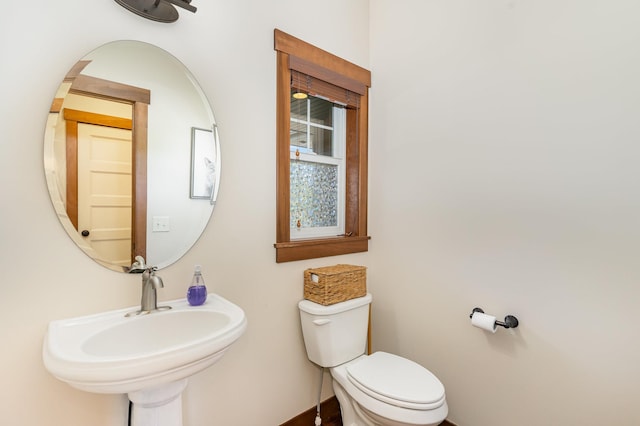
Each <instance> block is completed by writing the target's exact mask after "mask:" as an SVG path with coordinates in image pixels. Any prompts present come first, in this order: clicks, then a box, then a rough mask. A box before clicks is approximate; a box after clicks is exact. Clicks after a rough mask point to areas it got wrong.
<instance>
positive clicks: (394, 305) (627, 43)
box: [369, 0, 640, 426]
mask: <svg viewBox="0 0 640 426" xmlns="http://www.w3.org/2000/svg"><path fill="white" fill-rule="evenodd" d="M370 14H371V21H370V25H371V29H370V31H371V32H370V34H371V41H370V43H371V69H372V72H373V89H372V95H371V105H372V108H371V109H372V111H371V130H370V134H371V136H370V143H371V155H370V167H371V170H372V174H371V176H370V181H371V182H370V188H371V193H370V232H371V234H372V236H373V240H372V243H371V251H370V257H369V263H370V265H371V266H370V268H369V286H370V289H371V290H372V292H373V294H374V303H375V307H374V312H373V313H374V318H373V330H374V332H373V341H374V345H375V347H376V349H386V350H390V351H397V352H398V353H401V354H403V355H405V356H408V357H411V358H414V359H415V360H416V361H419V362H421V363H423V364H424V365H426V366H428V367H429V368H430V369H431V370H432V371H433V372H434V373H435V374H437V375H438V376H439V377H440V379H441V380H442V381H443V382H444V384H445V387H446V390H447V397H448V401H449V404H450V419H451V420H452V421H454V422H456V423H458V424H460V425H461V426H514V425H517V426H529V425H530V426H533V425H536V426H537V425H600V424H617V425H637V424H640V413H639V412H638V409H637V406H638V401H640V389H639V388H638V382H639V379H640V367H639V363H638V360H639V359H640V341H639V339H638V337H640V320H639V319H638V303H639V301H640V285H639V282H640V268H639V266H638V265H639V262H638V259H639V257H638V254H639V245H638V241H640V220H639V219H638V218H639V217H640V192H639V182H640V168H639V167H638V162H639V160H640V144H638V141H639V140H640V127H639V126H638V122H639V121H638V116H639V115H640V102H639V101H638V99H640V97H639V95H640V83H639V81H640V80H639V79H638V76H639V75H640V55H639V54H638V52H639V50H638V46H639V42H640V27H639V26H638V20H637V17H638V16H639V15H640V4H639V3H638V2H635V1H626V0H612V1H606V2H604V1H598V0H586V1H585V0H580V1H577V0H561V1H558V0H537V1H525V0H483V1H477V0H434V1H424V0H403V1H398V2H389V1H382V0H371V1H370ZM475 306H481V307H483V308H484V309H485V310H486V311H488V312H489V313H492V314H495V315H498V316H504V315H506V314H509V313H512V314H515V315H516V316H517V317H518V318H519V319H520V320H521V326H520V327H519V328H518V329H517V330H515V331H514V332H513V333H511V332H505V331H504V330H500V331H498V332H497V333H496V334H495V335H490V334H487V333H485V332H483V331H481V330H479V329H476V328H474V327H472V326H471V325H470V323H469V314H470V311H471V310H472V309H473V307H475Z"/></svg>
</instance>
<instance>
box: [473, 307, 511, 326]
mask: <svg viewBox="0 0 640 426" xmlns="http://www.w3.org/2000/svg"><path fill="white" fill-rule="evenodd" d="M474 312H480V313H481V314H484V310H483V309H482V308H473V311H471V314H470V315H469V318H472V317H473V314H474ZM518 324H519V322H518V318H516V317H514V316H513V315H507V316H506V317H504V322H503V321H498V320H496V325H499V326H500V327H504V328H516V327H517V326H518Z"/></svg>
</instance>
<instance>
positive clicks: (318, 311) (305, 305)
mask: <svg viewBox="0 0 640 426" xmlns="http://www.w3.org/2000/svg"><path fill="white" fill-rule="evenodd" d="M372 300H373V296H371V293H367V294H366V295H364V296H362V297H356V298H355V299H349V300H346V301H344V302H339V303H334V304H333V305H328V306H325V305H321V304H319V303H315V302H312V301H311V300H306V299H305V300H301V301H300V302H299V303H298V308H300V310H301V311H304V312H306V313H308V314H311V315H333V314H337V313H339V312H345V311H348V310H351V309H355V308H359V307H360V306H363V305H367V304H369V303H371V301H372Z"/></svg>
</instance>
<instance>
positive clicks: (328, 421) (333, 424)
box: [280, 396, 456, 426]
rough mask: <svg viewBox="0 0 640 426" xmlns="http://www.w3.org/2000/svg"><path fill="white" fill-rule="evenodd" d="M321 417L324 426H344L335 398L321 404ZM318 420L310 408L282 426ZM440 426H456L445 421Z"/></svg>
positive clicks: (306, 425)
mask: <svg viewBox="0 0 640 426" xmlns="http://www.w3.org/2000/svg"><path fill="white" fill-rule="evenodd" d="M320 417H322V426H342V417H341V416H340V404H338V400H337V399H336V397H335V396H332V397H331V398H329V399H327V400H326V401H324V402H323V403H322V404H320ZM315 419H316V407H313V408H310V409H308V410H307V411H305V412H304V413H302V414H300V415H298V416H296V417H294V418H292V419H291V420H289V421H287V422H285V423H282V424H281V425H280V426H312V425H314V424H315V423H314V421H315ZM440 426H456V425H454V424H453V423H450V422H448V421H447V420H445V421H444V422H443V423H441V424H440Z"/></svg>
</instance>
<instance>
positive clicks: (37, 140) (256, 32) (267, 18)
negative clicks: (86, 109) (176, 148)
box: [0, 0, 369, 426]
mask: <svg viewBox="0 0 640 426" xmlns="http://www.w3.org/2000/svg"><path fill="white" fill-rule="evenodd" d="M194 4H195V5H196V6H197V7H198V12H197V13H196V14H195V15H193V14H191V13H189V12H186V11H182V12H180V13H181V17H180V19H179V20H178V22H176V23H174V24H159V23H155V22H152V21H148V20H145V19H142V18H140V17H138V16H136V15H134V14H132V13H130V12H128V11H126V10H125V9H124V8H122V7H120V6H119V5H118V4H116V3H115V2H114V1H110V0H103V1H93V2H90V4H84V3H82V2H80V3H79V2H77V1H73V0H60V1H56V2H51V1H45V0H34V1H32V2H28V3H27V2H14V3H13V4H12V5H11V6H8V7H7V8H5V10H4V12H3V14H2V15H0V54H1V55H2V66H1V67H0V76H1V79H0V85H1V86H0V87H1V89H2V90H1V93H2V94H3V99H4V102H2V103H1V105H0V117H2V126H1V129H2V139H1V144H0V150H1V151H0V182H2V183H1V184H0V199H1V200H2V202H1V206H2V207H1V210H0V211H1V217H2V222H1V223H0V271H2V279H1V283H0V318H1V321H0V339H1V341H2V351H0V377H1V378H2V387H0V389H1V390H0V423H1V424H6V425H11V426H41V425H47V426H62V425H64V426H86V425H92V426H121V425H124V424H126V423H125V417H126V413H125V411H126V408H127V406H126V400H125V398H124V397H120V396H104V395H93V394H89V393H84V392H81V391H76V390H74V389H72V388H71V387H69V386H67V385H66V384H64V383H62V382H60V381H58V380H56V379H54V378H53V377H52V376H50V375H49V374H48V373H47V372H46V371H45V369H44V367H43V365H42V361H41V342H42V338H43V336H44V333H45V330H46V325H47V323H48V322H49V321H50V320H53V319H59V318H64V317H70V316H76V315H82V314H89V313H92V312H99V311H103V310H107V309H114V308H119V307H125V306H133V305H135V304H137V303H139V297H140V295H139V292H140V288H139V287H140V284H139V279H140V278H139V276H127V275H122V274H118V273H115V272H111V271H108V270H106V269H103V268H101V267H99V266H97V264H95V263H94V262H93V261H92V260H90V259H88V258H87V257H86V256H85V255H84V254H82V252H80V250H79V249H77V248H76V247H75V246H74V245H73V244H72V243H71V241H70V240H69V238H68V237H67V236H66V234H65V232H64V230H63V229H62V227H61V226H60V224H59V223H58V219H57V218H56V216H55V214H54V211H53V208H52V206H51V202H50V200H49V196H48V193H47V191H46V185H45V179H44V172H43V166H42V156H43V148H42V146H43V145H42V142H43V135H44V129H45V122H46V117H47V112H48V108H49V105H50V103H51V100H52V99H53V97H54V94H55V91H56V88H57V87H58V85H59V83H60V81H61V80H62V78H63V76H64V75H65V73H66V72H67V70H68V69H69V68H70V67H71V66H72V65H73V64H74V63H75V62H76V61H77V60H78V59H79V58H81V57H82V56H84V55H85V54H87V53H88V52H89V51H91V50H92V49H94V48H96V47H97V46H99V45H101V44H104V43H106V42H109V41H113V40H118V39H134V40H141V41H145V42H149V43H153V44H156V45H157V46H159V47H161V48H163V49H165V50H167V51H168V52H170V53H171V54H173V55H174V56H176V57H177V58H178V59H180V60H181V61H182V62H183V63H184V64H185V65H186V66H187V67H188V68H189V69H190V70H191V71H192V73H193V74H194V76H195V77H196V78H197V79H198V81H199V82H200V84H201V85H202V87H203V89H204V91H205V93H206V94H207V97H208V98H209V99H210V100H211V101H212V104H213V109H214V113H215V117H216V120H217V122H218V125H219V130H220V136H221V141H222V162H223V164H222V180H221V188H220V192H219V198H218V204H217V206H216V210H215V212H214V217H213V220H212V222H211V223H210V225H209V227H208V228H207V229H206V231H205V233H204V235H203V236H202V238H201V239H200V240H199V241H198V243H197V244H196V246H195V247H194V248H193V250H191V251H190V252H189V253H188V254H187V255H186V256H185V258H183V259H182V260H180V261H178V262H177V263H176V264H174V265H172V266H170V267H169V268H166V269H164V270H162V271H161V273H160V275H161V276H162V277H163V279H164V283H165V289H163V290H162V291H161V292H160V295H159V297H160V298H161V299H163V300H169V299H173V298H178V297H184V292H185V291H186V288H187V286H188V283H189V281H190V279H191V274H192V268H193V265H194V264H195V263H201V264H202V265H203V272H204V275H205V279H206V281H207V284H208V285H209V286H210V288H211V290H213V291H216V292H218V293H220V294H221V295H223V296H225V297H227V298H228V299H230V300H232V301H233V302H235V303H237V304H238V305H240V306H241V307H243V308H244V309H245V311H246V313H247V316H248V320H249V327H248V330H247V332H246V334H245V335H244V336H243V337H242V338H241V339H240V340H239V341H238V342H237V344H236V345H235V346H234V347H233V348H232V349H231V350H230V351H229V352H228V353H227V355H226V356H225V358H223V359H222V360H221V361H220V362H219V363H218V364H216V365H215V366H213V367H211V368H209V369H208V370H206V371H205V372H203V373H200V374H198V375H197V376H195V377H194V378H193V379H192V380H191V382H190V385H189V387H188V389H187V391H186V393H185V397H184V405H185V412H184V417H185V424H186V425H188V426H211V425H233V426H236V425H238V426H243V425H246V426H256V425H276V424H280V423H282V422H284V421H286V420H288V419H289V418H291V417H293V416H295V415H297V414H299V413H300V412H302V411H304V410H306V409H308V408H310V407H312V406H313V405H314V404H315V398H316V395H317V385H318V370H316V368H315V367H313V366H312V365H311V364H310V363H309V361H308V360H307V359H306V354H305V352H304V347H303V343H302V337H301V334H300V329H299V320H298V311H297V308H296V303H297V301H298V300H299V299H300V298H301V297H302V272H303V270H304V269H305V268H307V267H311V266H324V265H330V264H334V263H338V262H351V263H357V264H366V263H367V262H366V261H367V258H368V256H367V255H366V254H361V255H352V256H342V257H338V258H331V259H322V260H316V261H308V262H294V263H291V264H283V265H277V264H276V263H275V261H274V259H275V252H274V248H273V243H274V241H275V82H276V79H275V65H276V64H275V52H274V51H273V29H274V28H276V27H277V28H280V29H282V30H283V31H286V32H288V33H290V34H292V35H295V36H297V37H299V38H302V39H304V40H307V41H309V42H311V43H314V44H316V45H318V46H319V47H322V48H324V49H326V50H328V51H331V52H334V53H336V54H338V55H340V56H342V57H344V58H346V59H348V60H351V61H352V62H355V63H357V64H359V65H361V66H364V67H368V66H369V63H368V61H369V57H368V54H369V53H368V52H369V45H368V2H367V1H365V0H350V1H349V3H348V4H346V5H344V4H343V2H342V1H340V0H328V1H325V2H323V7H322V8H317V10H316V9H315V8H316V6H317V3H316V2H312V1H305V0H295V1H293V0H274V1H269V2H264V1H260V0H241V1H224V2H223V1H217V0H211V1H204V0H194ZM325 6H326V7H325ZM311 8H314V9H313V11H314V12H313V14H314V19H309V18H308V14H309V10H310V9H311ZM337 8H339V9H340V10H341V14H340V15H336V14H334V13H333V11H334V10H335V9H337ZM328 27H331V31H327V28H328ZM185 190H188V188H185ZM330 394H331V391H330V389H329V386H328V380H327V379H326V375H325V392H324V397H328V396H329V395H330Z"/></svg>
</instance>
